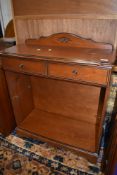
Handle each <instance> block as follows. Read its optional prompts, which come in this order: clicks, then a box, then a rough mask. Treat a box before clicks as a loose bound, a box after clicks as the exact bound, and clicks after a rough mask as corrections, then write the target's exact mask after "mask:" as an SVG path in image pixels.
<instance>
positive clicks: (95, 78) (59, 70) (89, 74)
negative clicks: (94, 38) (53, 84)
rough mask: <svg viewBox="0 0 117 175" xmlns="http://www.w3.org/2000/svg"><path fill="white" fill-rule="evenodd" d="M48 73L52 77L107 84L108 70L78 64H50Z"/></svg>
mask: <svg viewBox="0 0 117 175" xmlns="http://www.w3.org/2000/svg"><path fill="white" fill-rule="evenodd" d="M48 75H49V76H52V77H59V78H63V79H64V78H66V79H73V80H76V81H77V80H81V81H86V82H92V83H97V84H102V85H106V84H107V70H102V69H97V68H92V67H85V66H84V67H83V66H79V65H78V66H77V65H75V66H74V65H70V66H68V65H65V64H49V65H48Z"/></svg>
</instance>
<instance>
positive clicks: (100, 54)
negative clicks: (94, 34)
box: [1, 34, 115, 66]
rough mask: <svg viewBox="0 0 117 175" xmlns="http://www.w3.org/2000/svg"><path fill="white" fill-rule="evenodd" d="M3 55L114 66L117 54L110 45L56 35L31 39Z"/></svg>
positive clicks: (68, 35)
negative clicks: (116, 54)
mask: <svg viewBox="0 0 117 175" xmlns="http://www.w3.org/2000/svg"><path fill="white" fill-rule="evenodd" d="M73 39H75V40H73ZM1 53H2V54H3V55H10V56H19V57H22V58H26V59H28V58H31V59H32V58H33V59H34V60H37V59H38V60H48V61H56V62H57V61H58V62H65V63H79V64H88V65H97V66H101V65H105V66H106V65H112V64H114V62H115V54H114V51H112V46H111V45H110V44H104V43H96V42H94V41H92V40H85V39H82V38H79V37H78V38H76V36H75V37H74V36H71V35H70V34H56V35H52V36H51V37H42V38H40V39H36V40H35V39H29V40H27V41H26V44H22V45H16V46H13V47H11V48H7V49H5V50H4V51H2V52H1Z"/></svg>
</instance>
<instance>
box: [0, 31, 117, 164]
mask: <svg viewBox="0 0 117 175" xmlns="http://www.w3.org/2000/svg"><path fill="white" fill-rule="evenodd" d="M1 57H2V66H3V69H4V71H5V75H6V80H7V83H8V88H9V92H10V97H11V100H12V105H13V109H14V114H15V119H16V123H17V133H18V134H20V135H23V136H30V137H33V138H41V139H42V140H47V141H48V142H51V143H53V144H56V145H58V146H64V147H66V148H69V149H72V150H74V151H77V152H78V153H79V155H84V156H85V157H86V158H88V159H89V160H90V161H91V162H96V161H97V158H98V153H99V150H100V140H101V136H102V125H103V121H104V116H105V109H106V101H107V97H108V93H109V83H110V73H111V69H112V68H113V65H114V63H115V52H114V51H113V47H112V45H111V44H105V43H96V42H94V41H92V40H85V39H83V38H80V37H78V36H76V35H73V34H70V33H58V34H54V35H52V36H49V37H41V38H40V39H36V40H35V39H28V40H26V43H25V44H22V45H17V46H14V47H12V48H10V49H6V50H4V51H3V52H2V54H1Z"/></svg>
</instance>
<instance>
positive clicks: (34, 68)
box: [3, 58, 46, 75]
mask: <svg viewBox="0 0 117 175" xmlns="http://www.w3.org/2000/svg"><path fill="white" fill-rule="evenodd" d="M3 62H4V68H5V69H6V70H12V71H16V72H24V73H34V74H42V75H44V74H46V65H45V63H44V62H38V64H37V63H36V62H32V61H27V60H23V59H22V60H21V59H15V58H11V59H9V58H6V59H5V60H4V61H3Z"/></svg>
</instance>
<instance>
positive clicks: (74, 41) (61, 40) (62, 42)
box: [25, 33, 112, 50]
mask: <svg viewBox="0 0 117 175" xmlns="http://www.w3.org/2000/svg"><path fill="white" fill-rule="evenodd" d="M25 43H26V45H31V46H32V45H34V46H36V45H37V46H43V45H44V46H46V45H47V46H49V47H50V46H54V47H55V46H57V47H58V46H61V47H72V48H88V49H90V48H92V49H110V50H112V45H111V44H105V43H97V42H95V41H93V40H91V39H88V40H86V39H84V38H81V37H78V36H77V35H73V34H70V33H57V34H53V35H51V36H49V37H40V39H39V40H38V39H37V40H35V39H27V40H26V41H25ZM66 43H67V44H66Z"/></svg>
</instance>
